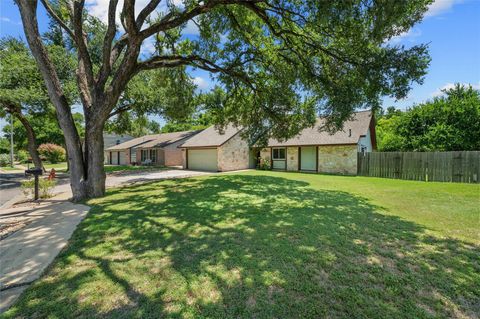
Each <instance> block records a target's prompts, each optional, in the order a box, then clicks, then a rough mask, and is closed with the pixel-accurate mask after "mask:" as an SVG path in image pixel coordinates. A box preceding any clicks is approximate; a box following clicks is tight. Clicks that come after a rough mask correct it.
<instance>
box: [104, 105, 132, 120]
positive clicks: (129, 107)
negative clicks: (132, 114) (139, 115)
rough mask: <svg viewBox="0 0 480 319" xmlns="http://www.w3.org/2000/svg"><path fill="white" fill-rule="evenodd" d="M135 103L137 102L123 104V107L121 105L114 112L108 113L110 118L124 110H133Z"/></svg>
mask: <svg viewBox="0 0 480 319" xmlns="http://www.w3.org/2000/svg"><path fill="white" fill-rule="evenodd" d="M134 105H135V103H130V104H127V105H124V106H121V107H119V108H118V109H116V110H114V111H113V112H112V113H110V115H108V118H112V117H114V116H115V115H118V114H121V113H124V112H126V111H128V110H131V109H132V107H133V106H134Z"/></svg>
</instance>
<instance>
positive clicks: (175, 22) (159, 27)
mask: <svg viewBox="0 0 480 319" xmlns="http://www.w3.org/2000/svg"><path fill="white" fill-rule="evenodd" d="M264 1H265V0H210V1H206V3H204V2H203V1H202V2H200V4H199V5H197V6H196V7H193V8H192V9H189V10H185V11H183V12H181V13H179V14H175V13H173V12H170V13H169V14H167V15H165V16H164V17H163V18H162V19H161V20H160V21H159V22H157V23H154V24H152V25H151V26H150V27H148V28H146V29H145V30H143V31H141V32H140V35H141V38H142V39H146V38H148V37H150V36H152V35H154V34H155V33H158V32H161V31H165V30H169V29H172V28H176V27H179V26H181V25H182V24H184V23H186V22H188V20H191V19H193V18H194V17H196V16H198V15H200V14H202V13H206V12H209V11H211V10H212V9H213V8H215V7H217V6H219V5H229V4H246V3H258V2H264Z"/></svg>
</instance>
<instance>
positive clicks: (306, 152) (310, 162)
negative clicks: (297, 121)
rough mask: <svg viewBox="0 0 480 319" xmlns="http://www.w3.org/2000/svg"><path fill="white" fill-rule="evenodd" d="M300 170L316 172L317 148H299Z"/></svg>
mask: <svg viewBox="0 0 480 319" xmlns="http://www.w3.org/2000/svg"><path fill="white" fill-rule="evenodd" d="M300 170H301V171H316V170H317V148H316V147H315V146H302V147H301V148H300Z"/></svg>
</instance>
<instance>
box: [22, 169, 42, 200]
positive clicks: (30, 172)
mask: <svg viewBox="0 0 480 319" xmlns="http://www.w3.org/2000/svg"><path fill="white" fill-rule="evenodd" d="M42 174H43V170H42V169H41V168H38V167H34V168H30V169H27V170H26V171H25V175H33V176H34V177H35V200H37V199H38V177H39V176H40V175H42Z"/></svg>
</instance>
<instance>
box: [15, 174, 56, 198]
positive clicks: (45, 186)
mask: <svg viewBox="0 0 480 319" xmlns="http://www.w3.org/2000/svg"><path fill="white" fill-rule="evenodd" d="M55 185H57V182H56V181H55V180H53V179H52V180H48V179H46V178H39V179H38V196H39V197H40V198H49V197H52V189H53V188H54V187H55ZM22 191H23V193H24V194H25V196H27V197H29V196H32V198H33V196H34V194H35V179H34V178H31V179H29V180H26V181H23V182H22Z"/></svg>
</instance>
